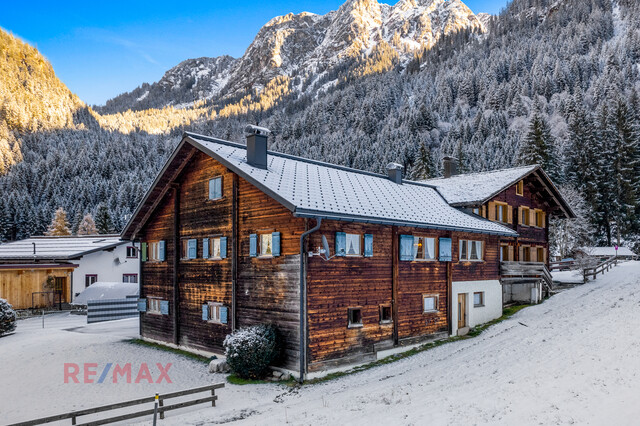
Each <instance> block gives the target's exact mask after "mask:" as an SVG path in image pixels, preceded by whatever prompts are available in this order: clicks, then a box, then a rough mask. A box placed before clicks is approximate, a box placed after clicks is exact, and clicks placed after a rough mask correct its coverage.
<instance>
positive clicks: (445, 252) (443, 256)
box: [438, 238, 452, 262]
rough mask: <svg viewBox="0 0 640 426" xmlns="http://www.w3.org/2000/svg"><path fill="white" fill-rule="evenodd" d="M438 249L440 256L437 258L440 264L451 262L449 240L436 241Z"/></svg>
mask: <svg viewBox="0 0 640 426" xmlns="http://www.w3.org/2000/svg"><path fill="white" fill-rule="evenodd" d="M438 248H439V253H440V256H439V260H440V262H451V260H452V252H451V250H452V244H451V238H440V239H438Z"/></svg>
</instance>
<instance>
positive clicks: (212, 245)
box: [209, 237, 222, 259]
mask: <svg viewBox="0 0 640 426" xmlns="http://www.w3.org/2000/svg"><path fill="white" fill-rule="evenodd" d="M209 258H210V259H222V256H221V253H220V238H219V237H218V238H209Z"/></svg>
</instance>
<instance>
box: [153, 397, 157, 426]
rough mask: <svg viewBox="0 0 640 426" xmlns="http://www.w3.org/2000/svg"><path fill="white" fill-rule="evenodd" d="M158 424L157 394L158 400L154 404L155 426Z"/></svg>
mask: <svg viewBox="0 0 640 426" xmlns="http://www.w3.org/2000/svg"><path fill="white" fill-rule="evenodd" d="M157 422H158V394H157V393H156V399H155V402H154V403H153V426H156V424H157Z"/></svg>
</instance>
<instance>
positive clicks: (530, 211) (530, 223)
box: [529, 209, 537, 226]
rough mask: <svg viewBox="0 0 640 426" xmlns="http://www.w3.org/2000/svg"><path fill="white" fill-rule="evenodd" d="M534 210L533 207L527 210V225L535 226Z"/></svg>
mask: <svg viewBox="0 0 640 426" xmlns="http://www.w3.org/2000/svg"><path fill="white" fill-rule="evenodd" d="M536 225H537V222H536V211H535V210H534V209H530V210H529V226H536Z"/></svg>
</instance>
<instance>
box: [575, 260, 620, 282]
mask: <svg viewBox="0 0 640 426" xmlns="http://www.w3.org/2000/svg"><path fill="white" fill-rule="evenodd" d="M617 264H618V258H617V257H616V256H611V257H610V258H608V259H606V260H604V261H602V262H600V263H598V264H597V265H596V266H594V267H591V268H585V269H584V271H583V272H582V274H583V277H584V282H585V283H586V282H587V281H588V280H589V277H593V279H594V280H595V279H596V277H597V276H598V274H599V273H602V275H604V273H605V272H606V271H608V270H609V269H611V268H613V267H614V266H616V265H617Z"/></svg>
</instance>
